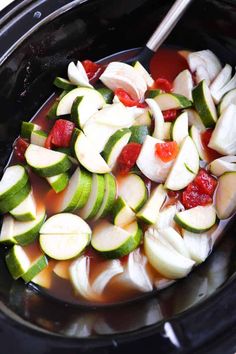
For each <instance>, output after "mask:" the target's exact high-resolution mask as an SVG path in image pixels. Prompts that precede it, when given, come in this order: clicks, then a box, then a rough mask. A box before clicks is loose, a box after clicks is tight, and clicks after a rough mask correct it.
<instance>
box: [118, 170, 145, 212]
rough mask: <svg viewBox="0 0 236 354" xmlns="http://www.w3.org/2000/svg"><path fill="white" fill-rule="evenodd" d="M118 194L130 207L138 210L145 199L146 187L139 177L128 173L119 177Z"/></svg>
mask: <svg viewBox="0 0 236 354" xmlns="http://www.w3.org/2000/svg"><path fill="white" fill-rule="evenodd" d="M118 195H119V196H120V197H122V198H124V200H125V201H126V202H127V204H128V206H129V207H130V208H131V209H133V210H134V211H138V210H140V209H141V208H142V206H143V205H144V203H145V202H146V200H147V188H146V185H145V183H144V182H143V180H142V178H141V177H139V176H138V175H136V174H129V175H128V176H125V177H122V178H120V179H119V181H118Z"/></svg>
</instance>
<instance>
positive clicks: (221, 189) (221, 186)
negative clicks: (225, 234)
mask: <svg viewBox="0 0 236 354" xmlns="http://www.w3.org/2000/svg"><path fill="white" fill-rule="evenodd" d="M235 210H236V172H227V173H224V174H223V175H222V176H221V177H220V178H219V179H218V187H217V190H216V212H217V216H218V218H219V219H227V218H229V217H230V216H231V215H233V213H234V212H235Z"/></svg>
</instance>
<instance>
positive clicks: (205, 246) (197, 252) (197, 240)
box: [182, 229, 212, 264]
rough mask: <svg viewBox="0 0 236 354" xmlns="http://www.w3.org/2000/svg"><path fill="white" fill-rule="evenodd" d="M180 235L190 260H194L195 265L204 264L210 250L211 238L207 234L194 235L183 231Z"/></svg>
mask: <svg viewBox="0 0 236 354" xmlns="http://www.w3.org/2000/svg"><path fill="white" fill-rule="evenodd" d="M182 233H183V240H184V243H185V245H186V247H187V249H188V252H189V254H190V257H191V259H192V260H194V261H195V262H196V264H200V263H202V262H204V261H205V260H206V258H207V257H208V255H209V253H210V252H211V249H212V241H211V236H210V235H209V234H207V233H203V234H200V235H196V234H195V233H193V232H190V231H187V230H184V229H183V231H182Z"/></svg>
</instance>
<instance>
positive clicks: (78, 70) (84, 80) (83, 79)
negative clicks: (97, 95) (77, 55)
mask: <svg viewBox="0 0 236 354" xmlns="http://www.w3.org/2000/svg"><path fill="white" fill-rule="evenodd" d="M84 73H85V75H86V72H85V70H84V68H83V65H82V64H81V66H80V65H78V63H77V65H75V63H73V62H71V63H70V64H69V65H68V69H67V75H68V78H69V80H70V82H72V84H74V85H78V86H83V87H90V88H92V87H93V86H92V85H90V83H89V80H88V77H87V75H86V76H85V75H84Z"/></svg>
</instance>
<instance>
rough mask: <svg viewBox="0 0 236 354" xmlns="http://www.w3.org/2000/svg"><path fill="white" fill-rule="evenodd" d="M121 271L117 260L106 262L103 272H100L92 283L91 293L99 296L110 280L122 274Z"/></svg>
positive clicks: (121, 267)
mask: <svg viewBox="0 0 236 354" xmlns="http://www.w3.org/2000/svg"><path fill="white" fill-rule="evenodd" d="M123 270H124V269H123V266H122V265H121V262H120V261H119V260H118V259H116V260H111V261H107V264H106V268H105V270H104V271H102V272H101V273H100V274H99V275H98V276H97V277H96V279H95V280H94V282H93V283H92V289H93V291H94V292H95V293H96V294H99V295H101V294H102V293H103V291H104V290H105V288H106V286H107V285H108V284H109V282H110V281H111V280H112V278H114V277H115V276H117V275H118V274H121V273H123Z"/></svg>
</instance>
